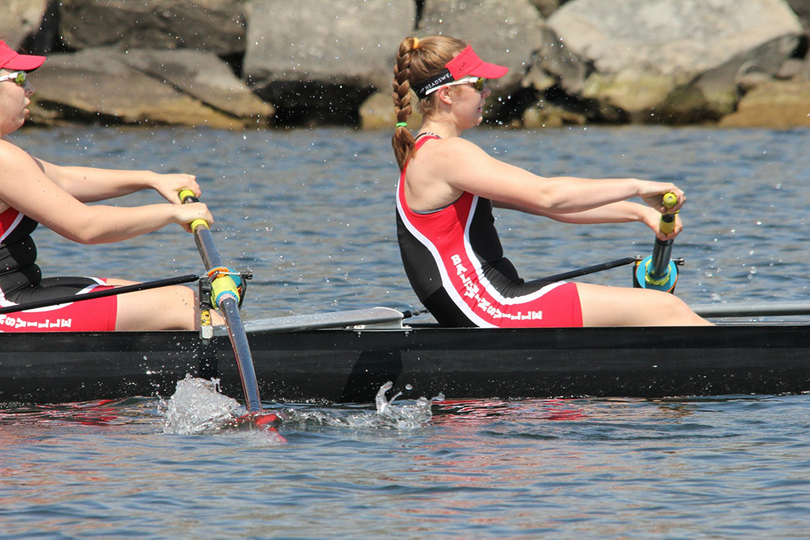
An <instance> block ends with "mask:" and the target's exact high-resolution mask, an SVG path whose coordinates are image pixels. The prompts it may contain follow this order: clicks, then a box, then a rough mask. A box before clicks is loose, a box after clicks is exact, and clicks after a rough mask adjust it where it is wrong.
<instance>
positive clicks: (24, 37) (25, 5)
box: [0, 0, 58, 54]
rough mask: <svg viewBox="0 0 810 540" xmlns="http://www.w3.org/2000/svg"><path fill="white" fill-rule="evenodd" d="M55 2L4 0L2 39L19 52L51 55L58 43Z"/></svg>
mask: <svg viewBox="0 0 810 540" xmlns="http://www.w3.org/2000/svg"><path fill="white" fill-rule="evenodd" d="M57 10H58V2H57V1H56V0H3V2H2V5H0V39H2V40H4V41H5V42H6V45H8V46H9V47H11V48H12V49H14V50H17V51H26V52H29V53H32V54H44V53H47V52H50V50H51V46H52V44H53V43H55V41H56V35H57V32H58V27H57V19H58V17H57Z"/></svg>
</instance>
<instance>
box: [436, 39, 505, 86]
mask: <svg viewBox="0 0 810 540" xmlns="http://www.w3.org/2000/svg"><path fill="white" fill-rule="evenodd" d="M445 67H446V68H447V69H448V70H450V73H451V74H452V75H453V80H456V81H457V80H459V79H461V78H462V77H467V76H473V77H482V78H484V79H498V78H500V77H503V76H504V75H506V72H507V71H509V68H507V67H504V66H499V65H498V64H489V63H487V62H484V61H483V60H481V59H480V58H478V55H477V54H475V51H473V49H472V46H471V45H467V48H466V49H464V50H463V51H461V52H460V53H458V54H457V55H456V57H455V58H453V59H452V60H450V61H449V62H447V65H446V66H445Z"/></svg>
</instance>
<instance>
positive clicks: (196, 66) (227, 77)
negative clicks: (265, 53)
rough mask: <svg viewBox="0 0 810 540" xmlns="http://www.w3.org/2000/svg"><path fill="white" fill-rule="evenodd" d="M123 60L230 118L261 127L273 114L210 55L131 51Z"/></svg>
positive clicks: (185, 51)
mask: <svg viewBox="0 0 810 540" xmlns="http://www.w3.org/2000/svg"><path fill="white" fill-rule="evenodd" d="M125 58H126V61H127V63H128V64H129V65H130V66H132V67H134V68H137V69H139V70H141V71H143V72H144V73H146V74H148V75H151V76H153V77H155V78H157V79H158V80H160V81H162V82H164V83H168V84H170V85H171V86H173V87H174V88H176V89H177V90H180V91H181V92H183V93H185V94H188V95H189V96H191V97H194V98H196V99H198V100H200V101H201V102H202V103H204V104H205V105H207V106H209V107H211V108H213V109H216V110H218V111H222V112H224V113H226V114H229V115H231V116H235V117H237V118H243V119H253V122H254V123H256V124H259V125H261V124H266V123H268V121H269V119H270V117H271V116H273V114H274V112H275V110H274V108H273V106H272V105H270V104H269V103H266V102H264V101H262V100H261V99H260V98H259V97H258V96H256V95H255V94H253V92H251V90H250V89H249V88H248V87H247V86H246V85H245V84H244V83H243V82H242V81H241V80H240V79H237V78H236V76H235V75H234V74H233V71H231V69H230V68H229V67H228V65H227V64H225V63H224V62H222V61H221V60H219V58H218V57H217V56H216V55H215V54H213V53H205V52H198V51H191V50H163V51H156V50H152V49H133V50H130V51H128V53H127V54H126V57H125Z"/></svg>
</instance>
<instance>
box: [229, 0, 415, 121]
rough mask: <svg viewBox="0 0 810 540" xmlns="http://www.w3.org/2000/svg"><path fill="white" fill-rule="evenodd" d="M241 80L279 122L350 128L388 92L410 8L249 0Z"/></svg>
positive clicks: (393, 0)
mask: <svg viewBox="0 0 810 540" xmlns="http://www.w3.org/2000/svg"><path fill="white" fill-rule="evenodd" d="M247 17H248V25H247V36H248V38H247V40H248V46H247V53H246V56H245V61H244V77H245V79H246V80H247V81H248V84H249V85H250V86H251V88H253V90H254V91H255V92H256V93H257V94H258V95H259V96H260V97H262V98H263V99H265V100H266V101H269V102H271V103H273V104H274V105H275V106H276V108H277V114H278V117H279V118H280V120H281V121H282V122H284V121H288V122H291V123H302V122H304V123H305V122H307V121H310V120H312V119H315V120H317V121H318V122H329V121H331V120H334V121H337V122H342V123H347V122H348V123H352V122H356V121H357V120H358V119H357V114H358V109H359V107H360V105H361V104H362V103H363V102H364V101H365V100H366V98H367V97H368V96H370V95H371V94H372V93H373V92H374V91H375V89H385V90H387V89H388V88H390V85H391V80H392V78H393V73H392V70H393V65H394V55H395V54H396V50H397V47H398V46H399V43H400V41H402V38H403V37H405V36H406V35H408V34H409V33H410V32H412V30H413V28H414V25H415V22H414V21H415V18H416V6H415V4H414V2H413V1H412V0H389V1H386V2H377V1H374V2H365V1H363V0H330V1H329V2H323V1H322V0H298V1H297V2H294V3H291V2H289V1H287V0H256V1H254V2H252V3H250V4H249V9H248V11H247Z"/></svg>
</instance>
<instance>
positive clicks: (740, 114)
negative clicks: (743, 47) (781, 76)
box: [720, 81, 810, 128]
mask: <svg viewBox="0 0 810 540" xmlns="http://www.w3.org/2000/svg"><path fill="white" fill-rule="evenodd" d="M808 104H810V82H806V81H769V82H767V83H764V84H761V85H759V86H757V87H756V88H754V89H753V90H752V91H751V92H749V93H748V94H746V95H745V96H744V97H743V98H742V100H741V101H740V103H739V107H738V108H737V111H736V112H735V113H733V114H731V115H729V116H726V117H725V118H723V119H722V120H721V121H720V125H721V126H722V127H733V128H750V127H768V128H790V127H797V126H804V127H807V126H810V106H808Z"/></svg>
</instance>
